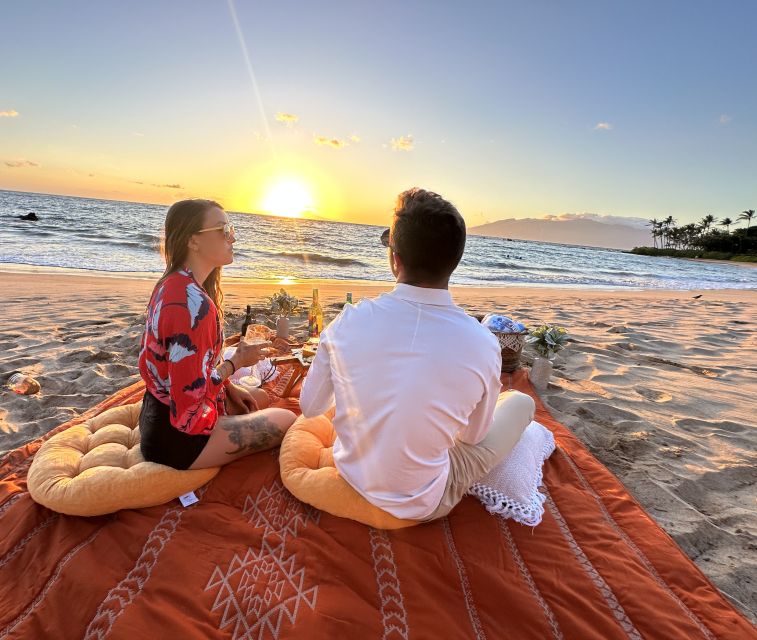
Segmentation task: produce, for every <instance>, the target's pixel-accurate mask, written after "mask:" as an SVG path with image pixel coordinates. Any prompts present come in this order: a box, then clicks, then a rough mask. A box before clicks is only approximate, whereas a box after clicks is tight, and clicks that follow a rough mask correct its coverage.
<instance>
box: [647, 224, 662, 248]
mask: <svg viewBox="0 0 757 640" xmlns="http://www.w3.org/2000/svg"><path fill="white" fill-rule="evenodd" d="M647 226H648V227H652V241H653V242H654V248H655V249H656V248H657V236H658V235H659V234H658V232H659V230H660V222H659V221H658V220H657V218H652V219H651V220H650V221H649V223H648V224H647Z"/></svg>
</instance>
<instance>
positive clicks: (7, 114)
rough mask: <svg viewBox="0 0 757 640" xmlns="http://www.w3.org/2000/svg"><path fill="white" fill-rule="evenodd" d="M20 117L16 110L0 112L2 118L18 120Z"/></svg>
mask: <svg viewBox="0 0 757 640" xmlns="http://www.w3.org/2000/svg"><path fill="white" fill-rule="evenodd" d="M18 116H19V113H18V111H16V110H14V109H9V110H8V111H0V118H17V117H18Z"/></svg>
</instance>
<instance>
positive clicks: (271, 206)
mask: <svg viewBox="0 0 757 640" xmlns="http://www.w3.org/2000/svg"><path fill="white" fill-rule="evenodd" d="M261 208H262V209H263V211H266V212H268V213H272V214H273V215H275V216H285V217H287V218H299V217H301V216H302V214H303V213H307V212H310V211H312V210H313V197H312V195H311V194H310V189H309V188H308V187H307V185H306V184H305V183H303V182H302V181H300V180H295V179H281V180H277V181H276V182H274V183H273V184H272V185H271V186H270V187H269V188H268V190H267V191H266V194H265V197H264V198H263V202H262V206H261Z"/></svg>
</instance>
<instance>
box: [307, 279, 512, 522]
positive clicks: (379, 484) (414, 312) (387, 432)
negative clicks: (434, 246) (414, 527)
mask: <svg viewBox="0 0 757 640" xmlns="http://www.w3.org/2000/svg"><path fill="white" fill-rule="evenodd" d="M500 369H501V351H500V347H499V344H498V342H497V339H496V338H495V337H494V335H493V334H492V333H491V332H490V331H489V330H488V329H486V328H485V327H483V326H482V325H481V324H480V323H479V322H478V321H477V320H476V319H475V318H472V317H470V316H468V315H467V314H466V313H465V311H464V310H463V309H461V308H460V307H458V306H456V305H455V304H454V303H453V302H452V297H451V296H450V293H449V291H448V290H446V289H427V288H422V287H414V286H410V285H406V284H398V285H396V287H395V288H394V290H393V291H392V292H391V293H386V294H382V295H380V296H379V297H378V298H375V299H366V300H362V301H361V302H360V303H358V304H357V305H347V306H346V307H345V308H344V310H343V311H342V312H341V313H340V314H339V315H338V316H337V317H336V318H335V319H334V321H333V322H332V323H331V324H330V325H329V326H328V327H327V328H326V329H325V330H324V331H323V332H322V334H321V341H320V346H319V348H318V353H317V354H316V357H315V359H314V361H313V364H312V365H311V368H310V371H309V373H308V375H307V377H306V378H305V382H304V383H303V386H302V393H301V394H300V406H301V409H302V412H303V414H304V415H305V416H308V417H309V416H316V415H320V414H322V413H324V412H325V411H327V410H328V409H329V408H330V407H331V405H332V404H334V403H335V404H336V415H335V416H334V429H335V431H336V435H337V438H336V441H335V442H334V464H335V465H336V467H337V469H338V470H339V473H340V475H341V476H342V477H343V478H344V479H345V480H346V481H347V482H348V483H349V484H350V485H351V486H352V487H353V488H355V490H357V491H358V493H360V494H361V495H362V496H363V497H365V498H366V499H367V500H368V501H369V502H371V503H372V504H374V505H376V506H377V507H380V508H381V509H384V510H385V511H387V512H389V513H391V514H392V515H394V516H396V517H398V518H412V519H422V518H425V517H426V516H428V515H430V514H431V513H432V512H433V511H434V510H435V509H436V507H437V506H438V504H439V502H440V500H441V498H442V495H443V493H444V489H445V486H446V483H447V476H448V475H449V465H450V463H449V455H448V450H449V449H450V448H451V447H453V446H455V441H456V439H457V440H460V441H462V442H466V443H468V444H478V443H479V442H480V441H481V440H482V439H483V438H484V436H485V435H486V434H487V432H488V430H489V428H490V426H491V423H492V416H493V414H494V408H495V405H496V402H497V398H498V396H499V393H500V390H501V384H500Z"/></svg>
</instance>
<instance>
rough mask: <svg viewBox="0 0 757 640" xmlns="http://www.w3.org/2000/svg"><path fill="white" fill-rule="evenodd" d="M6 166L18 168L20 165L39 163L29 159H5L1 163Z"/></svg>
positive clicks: (27, 165) (36, 165) (35, 164)
mask: <svg viewBox="0 0 757 640" xmlns="http://www.w3.org/2000/svg"><path fill="white" fill-rule="evenodd" d="M3 164H4V165H5V166H6V167H10V168H11V169H19V168H21V167H38V166H39V164H37V163H36V162H32V161H31V160H5V161H4V163H3Z"/></svg>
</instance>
